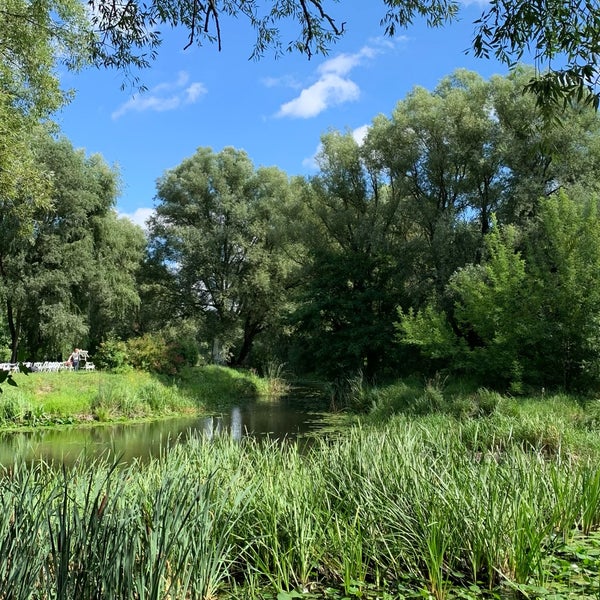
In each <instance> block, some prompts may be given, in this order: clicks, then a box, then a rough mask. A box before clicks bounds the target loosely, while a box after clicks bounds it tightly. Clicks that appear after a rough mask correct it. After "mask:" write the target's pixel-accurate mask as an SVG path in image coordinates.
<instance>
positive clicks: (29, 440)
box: [0, 397, 323, 466]
mask: <svg viewBox="0 0 600 600" xmlns="http://www.w3.org/2000/svg"><path fill="white" fill-rule="evenodd" d="M315 410H316V409H315V408H314V406H313V407H311V408H309V407H307V406H306V403H305V401H304V399H302V398H293V397H289V398H283V399H281V400H278V401H273V402H256V403H250V404H244V405H241V406H233V407H229V408H227V409H223V411H222V412H220V413H215V415H213V416H210V417H185V418H181V417H177V418H170V419H163V420H160V421H154V422H150V423H135V424H131V425H101V426H94V427H76V426H74V427H70V428H64V429H48V430H40V431H34V432H16V433H3V434H0V465H5V466H8V465H11V464H13V463H14V462H15V461H19V462H21V461H24V462H31V461H35V460H39V459H43V460H46V461H48V462H52V461H53V462H58V463H65V464H67V465H68V464H72V463H73V462H74V461H76V460H77V459H78V458H79V457H81V456H82V455H83V456H85V457H86V458H87V459H93V458H96V457H100V456H103V455H107V454H110V455H111V456H121V460H123V461H125V462H130V461H132V460H133V459H136V458H140V459H145V458H148V457H151V456H157V455H158V454H160V452H161V450H164V449H165V448H167V447H169V446H171V445H173V444H176V443H183V442H185V440H186V439H188V438H189V437H190V436H191V435H198V434H199V433H202V434H203V435H206V436H208V437H210V436H213V435H215V434H217V433H226V434H228V435H231V436H232V437H233V438H234V439H241V438H242V437H244V436H254V437H267V436H269V437H270V438H273V439H275V438H277V439H294V440H295V439H298V438H299V437H302V436H304V435H306V434H308V433H310V432H313V431H317V430H318V429H319V428H320V427H322V425H323V422H322V418H321V416H320V414H319V413H318V412H315Z"/></svg>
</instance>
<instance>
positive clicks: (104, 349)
mask: <svg viewBox="0 0 600 600" xmlns="http://www.w3.org/2000/svg"><path fill="white" fill-rule="evenodd" d="M94 363H95V365H96V367H98V368H99V369H104V370H107V371H124V370H127V367H128V363H127V346H126V344H125V342H122V341H121V340H117V339H116V338H109V339H107V340H105V341H104V342H102V343H101V344H100V346H99V347H98V349H97V350H96V353H95V354H94Z"/></svg>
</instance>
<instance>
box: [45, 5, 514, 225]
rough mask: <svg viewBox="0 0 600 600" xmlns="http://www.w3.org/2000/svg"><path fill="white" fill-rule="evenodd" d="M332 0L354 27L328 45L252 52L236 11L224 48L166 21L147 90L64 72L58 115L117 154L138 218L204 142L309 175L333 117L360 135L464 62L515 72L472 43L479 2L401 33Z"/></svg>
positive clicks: (378, 9) (123, 206) (363, 9)
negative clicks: (479, 54)
mask: <svg viewBox="0 0 600 600" xmlns="http://www.w3.org/2000/svg"><path fill="white" fill-rule="evenodd" d="M369 6H370V7H371V8H369ZM332 7H333V8H332V12H333V13H334V14H335V15H339V21H338V22H341V21H346V34H345V36H344V38H343V39H342V41H340V42H339V43H338V44H336V45H335V46H334V47H332V48H331V51H330V53H329V55H328V56H326V57H323V56H320V55H315V56H313V57H312V59H311V60H308V59H307V58H306V57H305V56H303V55H299V54H286V55H284V56H283V57H281V58H278V59H276V58H274V57H273V55H272V54H271V53H267V54H266V55H265V56H264V57H263V58H262V59H261V60H259V61H251V60H248V57H249V55H250V53H251V50H252V46H253V39H254V38H253V32H252V31H251V30H250V29H249V27H248V26H247V25H246V24H245V23H243V22H241V21H236V20H229V21H223V22H222V24H221V34H222V45H223V47H222V50H221V52H219V51H218V49H217V47H216V46H213V45H206V46H203V47H200V48H198V47H195V46H194V47H190V48H188V49H187V50H184V49H183V48H184V46H185V45H186V43H187V38H186V33H185V32H184V31H169V32H168V33H167V35H166V39H165V42H164V43H163V45H162V46H161V48H160V49H159V56H158V58H157V60H156V61H155V62H154V63H153V65H152V67H151V68H149V69H145V70H143V71H141V72H140V76H141V79H142V81H143V83H144V84H145V85H146V87H147V91H146V92H144V93H140V94H134V90H132V89H131V88H126V89H125V90H121V84H122V83H123V74H122V73H119V72H115V71H103V70H95V69H93V70H87V71H84V72H82V73H66V74H64V75H63V77H62V81H63V85H64V86H65V87H68V88H73V89H74V90H75V92H76V95H75V99H74V100H73V101H72V102H71V104H70V105H69V106H67V107H66V108H65V109H64V110H63V111H62V112H61V113H60V114H59V115H57V118H56V120H57V122H58V124H59V125H60V127H61V129H62V132H63V134H64V135H66V137H68V138H69V139H70V140H71V142H72V143H73V145H74V146H75V147H76V148H84V149H85V150H86V152H87V153H88V154H92V153H99V154H101V155H102V156H103V157H104V159H105V160H106V161H107V162H108V163H109V164H111V165H118V167H119V170H120V173H121V178H122V184H123V189H122V193H121V196H120V197H119V199H118V201H117V210H118V211H119V212H120V213H122V214H126V215H128V216H130V217H131V218H132V219H133V220H135V221H136V222H139V223H140V224H141V223H143V221H144V219H145V218H146V217H147V215H148V213H149V211H151V210H152V208H153V207H154V206H155V199H154V198H155V195H156V180H157V179H158V178H159V177H160V176H161V175H163V174H164V172H165V171H166V170H168V169H171V168H174V167H176V166H177V165H178V164H180V163H181V161H182V160H184V159H185V158H187V157H189V156H191V155H192V154H194V152H195V151H196V149H197V148H199V147H210V148H212V149H213V150H214V151H215V152H219V151H220V150H222V149H223V148H224V147H226V146H233V147H235V148H238V149H243V150H245V151H246V152H247V153H248V155H249V157H250V158H251V160H252V161H253V163H254V165H255V166H256V167H259V166H272V165H274V166H277V167H279V168H280V169H282V170H283V171H285V172H287V173H288V174H289V175H309V174H311V173H314V172H316V171H315V167H314V161H313V157H314V155H315V152H316V151H317V148H318V145H319V139H320V136H321V135H322V134H323V133H325V132H326V131H328V130H329V129H336V130H340V131H346V130H351V131H355V132H356V135H360V132H362V131H364V128H365V127H366V126H368V125H369V123H370V122H371V121H372V120H373V118H374V117H375V116H377V115H378V114H382V113H383V114H385V115H390V114H391V112H392V110H393V108H394V106H395V105H396V103H397V102H398V101H399V100H402V99H403V98H404V97H405V96H406V94H407V93H408V92H409V91H410V90H411V89H412V88H413V87H415V86H417V85H418V86H423V87H425V88H427V89H433V88H434V87H435V86H436V85H437V83H438V82H439V81H440V79H442V78H443V77H444V76H446V75H449V74H450V73H452V72H453V71H454V70H455V69H457V68H467V69H470V70H473V71H476V72H478V73H480V74H481V75H482V76H483V77H485V78H488V77H490V76H491V75H493V74H506V73H507V68H506V67H505V66H504V65H499V64H498V63H496V62H494V61H492V60H482V59H475V58H474V57H473V55H472V52H471V53H467V52H466V51H467V50H468V49H469V48H470V42H471V40H472V37H473V30H474V28H473V21H474V20H475V19H477V18H478V17H479V16H480V15H481V12H482V5H481V4H478V3H472V4H468V5H467V6H465V7H464V8H463V10H462V12H461V14H460V21H458V22H454V23H452V24H450V25H447V26H445V27H444V28H441V29H429V28H427V27H426V26H425V24H415V25H414V26H412V27H411V28H410V29H408V30H406V31H403V32H400V35H398V36H397V37H396V38H395V39H390V38H384V36H383V28H382V27H381V26H380V24H379V22H380V19H381V17H382V16H383V6H382V4H380V3H374V2H372V0H370V1H369V2H366V1H364V0H346V1H345V2H341V3H339V4H333V5H332Z"/></svg>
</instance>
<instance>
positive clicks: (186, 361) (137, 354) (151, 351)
mask: <svg viewBox="0 0 600 600" xmlns="http://www.w3.org/2000/svg"><path fill="white" fill-rule="evenodd" d="M127 351H128V360H129V364H131V366H133V367H134V368H136V369H140V370H142V371H148V372H150V373H160V374H162V375H175V374H176V373H179V371H180V370H181V369H182V368H183V367H184V366H193V365H194V364H195V363H196V361H197V360H198V350H197V348H196V346H195V343H194V342H193V341H191V340H189V339H188V340H176V339H169V338H168V337H165V336H164V335H163V334H160V333H156V334H149V333H147V334H145V335H143V336H141V337H138V338H132V339H130V340H129V341H128V342H127Z"/></svg>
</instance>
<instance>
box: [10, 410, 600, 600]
mask: <svg viewBox="0 0 600 600" xmlns="http://www.w3.org/2000/svg"><path fill="white" fill-rule="evenodd" d="M561 402H562V401H561ZM566 407H567V408H571V404H570V403H567V406H566ZM538 408H539V410H538V411H536V410H535V403H534V404H529V403H527V404H526V406H524V407H523V413H521V414H512V415H511V416H508V415H506V414H505V415H500V416H501V417H502V419H500V420H499V419H498V415H497V414H492V415H486V416H482V417H477V418H473V417H468V418H465V417H463V418H461V419H458V418H456V417H453V416H449V415H446V414H439V413H438V414H433V415H424V416H408V415H397V416H394V417H391V418H390V419H389V420H388V421H387V423H385V424H376V425H368V424H365V423H363V424H357V425H354V426H351V427H348V428H347V429H345V430H343V431H339V432H338V434H337V436H335V437H323V438H318V439H315V440H314V443H313V444H312V445H311V446H310V448H309V449H305V450H303V451H300V449H299V448H298V447H297V446H296V445H294V444H279V443H275V442H269V441H267V442H262V443H261V442H259V441H256V440H252V439H245V440H244V441H243V442H242V443H239V442H236V441H234V440H232V439H231V438H229V437H220V436H216V437H214V438H213V439H212V440H211V441H208V440H205V439H202V438H197V439H195V440H192V441H191V442H190V443H188V444H187V445H177V446H175V447H174V448H172V449H171V450H169V451H166V452H165V453H164V454H163V456H162V457H160V458H158V459H152V460H150V461H149V462H148V463H147V464H136V463H134V464H133V465H130V466H129V467H126V468H124V469H114V468H112V466H111V465H110V463H108V462H101V463H97V464H94V465H91V466H86V465H84V464H80V465H78V466H76V467H75V468H74V469H73V470H71V471H62V472H61V471H54V470H52V469H50V468H48V467H47V466H45V465H43V464H38V465H33V466H30V467H15V469H14V470H12V471H11V472H8V473H6V475H5V476H4V477H2V478H1V480H0V489H2V490H3V494H2V498H1V500H2V506H3V511H1V512H0V597H4V595H7V594H9V591H11V590H13V591H14V589H15V588H14V586H15V585H16V583H15V582H17V581H18V582H19V585H20V586H21V588H20V589H21V590H22V595H21V596H19V597H23V598H29V597H37V598H73V597H77V598H82V599H86V598H90V599H91V598H131V599H133V598H167V597H169V598H172V599H173V600H175V599H182V600H183V599H186V598H199V599H207V600H208V599H211V600H212V599H214V598H236V599H238V598H248V599H250V598H256V599H259V598H261V599H262V598H264V599H266V598H276V597H277V598H280V599H288V598H295V597H296V598H297V597H300V596H302V597H306V598H311V599H313V598H315V599H317V598H329V599H334V600H337V599H339V600H342V599H343V598H347V599H353V598H382V599H383V598H387V599H390V600H391V599H398V600H399V599H401V598H434V599H436V600H446V599H448V600H450V599H453V598H462V599H463V600H464V599H467V600H470V599H472V600H475V599H476V598H477V599H481V598H490V599H491V598H498V599H500V598H502V599H506V598H516V597H523V598H548V599H550V598H552V599H553V600H557V599H559V598H562V599H563V600H564V599H571V598H572V599H573V600H574V599H575V598H582V599H587V598H589V599H591V598H598V593H600V589H599V586H598V574H599V572H600V560H599V557H600V538H599V535H600V534H599V529H600V474H599V470H598V467H597V465H598V461H599V459H600V444H599V442H598V432H597V431H596V432H595V433H594V435H593V436H592V435H590V436H589V437H585V438H578V437H577V435H578V433H579V432H581V431H583V430H582V429H579V427H580V425H578V424H577V423H579V422H580V421H577V420H573V415H571V414H570V413H569V411H566V413H565V414H563V413H562V412H558V413H556V412H553V411H552V410H551V409H548V407H546V406H543V405H538ZM559 408H561V409H562V408H565V407H564V406H563V405H562V404H561V403H559V404H557V405H555V409H557V410H558V409H559ZM515 410H518V407H517V409H515V408H514V407H512V408H511V411H513V412H514V411H515ZM584 410H585V409H584ZM542 417H543V419H548V418H550V417H551V419H550V420H551V421H552V423H553V426H556V427H557V428H558V430H559V432H561V434H560V435H561V436H562V434H563V433H567V432H568V433H569V434H568V435H564V436H563V437H561V443H560V444H557V445H555V446H553V447H552V448H551V449H550V450H549V449H548V447H547V441H545V440H544V439H543V437H541V438H537V437H536V436H533V437H531V438H530V439H529V438H528V439H525V438H524V437H523V436H522V435H516V434H515V433H514V432H515V431H517V429H518V426H519V423H521V422H525V425H524V427H525V429H526V430H529V429H536V428H537V427H538V426H539V423H540V422H542V421H543V419H542ZM528 423H529V424H528ZM542 430H545V429H544V428H543V427H542ZM511 431H512V432H513V433H509V432H511ZM588 433H590V432H588ZM483 438H486V439H488V440H496V441H499V440H502V441H501V443H496V444H479V445H478V444H475V443H474V440H477V439H483ZM573 442H576V445H575V446H574V445H573ZM32 531H35V532H36V535H35V536H32V535H31V532H32ZM59 542H60V543H59ZM11 586H12V587H11ZM11 597H13V596H11Z"/></svg>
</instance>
